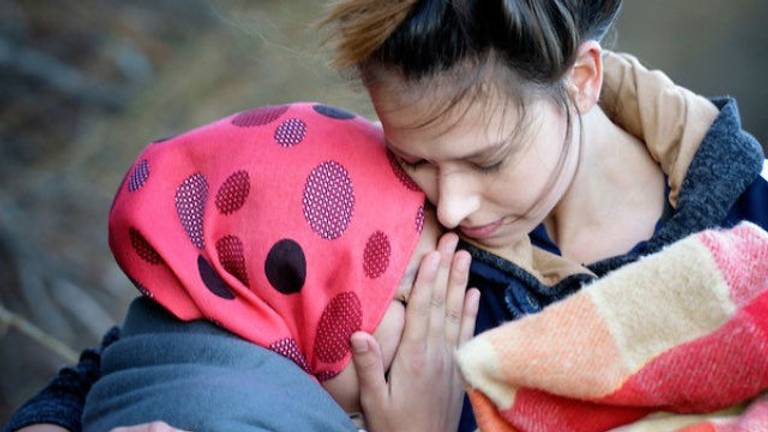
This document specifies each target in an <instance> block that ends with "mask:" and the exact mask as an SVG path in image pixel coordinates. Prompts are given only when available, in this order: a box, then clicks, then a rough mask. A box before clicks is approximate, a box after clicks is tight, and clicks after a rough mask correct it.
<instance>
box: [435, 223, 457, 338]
mask: <svg viewBox="0 0 768 432" xmlns="http://www.w3.org/2000/svg"><path fill="white" fill-rule="evenodd" d="M458 242H459V237H458V236H457V235H456V234H454V233H446V234H445V235H443V237H442V238H441V239H440V242H439V243H438V246H437V250H438V252H440V267H438V270H437V276H436V277H435V281H434V283H433V284H432V296H431V301H430V312H429V313H430V318H429V334H430V340H432V341H444V340H445V301H446V296H447V292H448V278H449V277H450V274H451V264H452V262H453V256H454V252H455V251H456V245H457V244H458Z"/></svg>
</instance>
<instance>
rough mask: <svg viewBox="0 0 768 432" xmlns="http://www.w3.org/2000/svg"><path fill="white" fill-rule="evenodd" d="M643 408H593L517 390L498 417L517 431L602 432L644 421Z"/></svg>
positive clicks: (524, 390) (576, 402)
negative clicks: (507, 408)
mask: <svg viewBox="0 0 768 432" xmlns="http://www.w3.org/2000/svg"><path fill="white" fill-rule="evenodd" d="M650 412H651V410H649V409H647V408H639V407H622V406H607V405H596V404H594V403H590V402H585V401H579V400H574V399H566V398H563V397H560V396H555V395H552V394H549V393H544V392H541V391H538V390H531V389H521V390H518V392H517V394H516V396H515V404H514V405H513V406H512V408H511V409H509V410H506V411H502V413H501V415H502V416H503V417H504V418H505V419H506V420H507V421H508V422H509V423H510V424H512V425H513V426H515V427H516V428H518V429H520V430H521V431H552V432H560V431H569V432H594V431H604V430H607V429H610V428H614V427H617V426H621V425H625V424H627V423H631V422H633V421H635V420H638V419H640V418H642V417H645V416H646V415H648V414H649V413H650Z"/></svg>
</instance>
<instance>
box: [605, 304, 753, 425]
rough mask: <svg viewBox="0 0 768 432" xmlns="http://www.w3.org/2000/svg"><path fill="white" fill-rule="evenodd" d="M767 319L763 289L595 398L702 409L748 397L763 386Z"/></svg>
mask: <svg viewBox="0 0 768 432" xmlns="http://www.w3.org/2000/svg"><path fill="white" fill-rule="evenodd" d="M767 319H768V293H764V294H762V295H761V296H759V297H758V298H756V299H754V301H753V302H752V304H751V305H749V306H748V307H747V308H746V309H745V310H741V311H739V312H738V313H737V314H736V315H735V316H734V317H733V318H732V319H731V320H730V321H728V322H727V323H726V324H724V325H723V326H722V327H720V328H719V329H718V330H717V331H715V332H713V333H711V334H710V335H708V336H705V337H702V338H699V339H696V340H694V341H692V342H689V343H686V344H683V345H680V346H678V347H675V348H673V349H671V350H668V351H666V352H665V353H664V354H662V355H660V356H658V357H656V358H655V359H653V360H652V361H650V362H649V363H648V364H646V365H645V367H643V368H642V369H641V370H640V371H638V372H637V373H636V374H634V375H632V377H631V378H630V379H629V380H628V381H627V382H626V383H625V384H624V386H622V388H621V389H620V390H618V391H617V392H616V393H614V394H612V395H610V396H608V397H605V398H602V399H600V400H599V402H601V403H608V404H622V405H627V404H628V405H635V406H654V407H659V408H662V409H665V410H673V411H677V412H708V411H715V410H718V409H722V408H725V407H728V406H731V405H734V404H736V403H739V402H742V401H744V400H747V399H750V398H752V397H754V396H755V395H757V394H758V393H759V392H760V391H762V390H764V389H765V388H766V387H768V343H767V342H768V324H767V323H766V320H767ZM726 347H727V348H728V349H724V348H726Z"/></svg>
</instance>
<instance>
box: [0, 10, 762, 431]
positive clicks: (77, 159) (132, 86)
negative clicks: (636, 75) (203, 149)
mask: <svg viewBox="0 0 768 432" xmlns="http://www.w3.org/2000/svg"><path fill="white" fill-rule="evenodd" d="M323 3H324V2H321V1H318V0H300V1H297V0H291V1H279V0H131V1H126V0H57V1H50V0H49V1H45V0H0V375H1V376H2V377H3V378H2V380H0V424H2V423H4V422H5V421H6V420H7V419H8V417H9V416H10V413H11V412H12V410H13V409H15V407H17V406H18V405H19V404H20V403H21V402H23V401H24V400H25V399H27V398H29V397H30V396H32V395H33V394H34V393H35V392H36V390H38V389H39V388H40V387H41V386H43V385H44V384H45V383H46V382H47V381H48V379H49V378H50V377H51V376H52V375H53V374H54V373H55V371H56V370H57V369H58V368H59V367H61V366H62V365H64V364H67V363H72V362H74V361H76V355H77V353H79V352H80V351H81V350H82V349H83V348H86V347H89V346H95V345H97V344H98V341H99V339H100V336H101V335H102V334H103V333H104V332H105V331H106V330H107V329H108V328H109V327H111V326H112V325H114V324H115V323H118V322H119V321H120V319H121V316H122V314H123V313H124V311H125V308H126V305H127V304H128V302H129V301H130V300H131V299H132V298H133V297H134V296H135V295H136V291H135V289H134V288H133V287H132V286H131V285H130V283H129V282H128V280H127V279H126V278H125V277H124V276H123V275H122V273H121V272H120V271H119V270H118V268H117V267H116V265H115V264H114V263H113V262H112V259H111V254H110V252H109V249H108V247H107V240H106V220H107V212H108V209H109V205H110V202H111V199H112V194H113V193H114V191H115V190H116V189H117V186H118V184H119V183H120V181H121V180H122V177H123V175H124V173H125V171H126V170H127V168H128V167H129V165H130V163H131V161H132V160H133V158H134V157H135V156H136V154H137V153H138V152H139V150H140V149H141V148H143V146H144V145H146V143H148V142H150V141H152V140H153V139H156V138H161V137H165V136H168V135H172V134H174V133H176V132H180V131H183V130H186V129H189V128H191V127H194V126H197V125H199V124H202V123H207V122H209V121H212V120H214V119H217V118H219V117H222V116H224V115H227V114H230V113H234V112H237V111H241V110H243V109H245V108H248V107H251V106H255V105H262V104H269V103H279V102H286V101H293V100H320V101H324V102H326V103H330V104H334V105H339V106H342V107H345V108H348V109H351V110H353V111H357V112H359V113H361V114H363V115H367V116H369V117H371V116H372V115H373V110H372V108H371V107H370V104H369V102H368V101H367V98H366V95H365V93H363V92H362V91H361V89H360V88H359V86H358V85H356V84H355V83H352V82H349V81H347V80H345V79H344V78H343V77H340V76H339V75H338V74H336V73H335V72H333V71H332V70H330V69H329V68H328V67H327V66H326V62H327V52H325V51H324V50H323V49H321V48H320V46H319V40H320V37H319V35H318V32H317V31H316V29H314V28H313V27H312V23H313V22H315V21H316V20H317V19H318V18H319V17H320V16H321V15H322V11H323ZM766 22H768V2H766V1H765V0H644V1H639V0H626V1H625V7H624V12H623V15H622V17H621V19H620V21H619V24H618V27H617V30H616V32H615V34H614V35H613V37H612V38H611V40H612V46H613V48H614V49H618V50H622V51H627V52H630V53H633V54H635V55H637V56H638V57H639V58H640V59H641V60H642V61H644V63H645V64H646V65H647V66H650V67H653V68H658V69H661V70H664V71H665V72H666V73H667V74H668V75H669V76H670V77H671V78H672V79H673V80H675V81H676V82H678V83H681V84H683V85H685V86H687V87H688V88H690V89H692V90H694V91H696V92H698V93H701V94H704V95H708V96H712V95H725V94H730V95H733V96H735V97H736V98H737V99H738V101H739V104H740V107H741V112H742V114H743V120H744V125H745V128H746V129H747V130H749V131H751V132H752V133H753V134H754V135H755V136H756V137H757V138H758V139H759V140H760V141H761V142H762V143H768V110H767V109H766V108H768V103H767V102H766V99H768V90H767V87H766V85H765V84H766V83H765V76H766V72H767V71H768V32H766V31H765V30H764V28H765V23H766Z"/></svg>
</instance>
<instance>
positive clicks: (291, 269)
mask: <svg viewBox="0 0 768 432" xmlns="http://www.w3.org/2000/svg"><path fill="white" fill-rule="evenodd" d="M439 231H440V230H439V225H438V224H437V222H436V219H435V217H434V213H433V210H431V209H429V208H428V207H427V208H425V201H424V194H423V193H422V192H421V191H420V190H419V188H418V187H416V186H415V185H414V184H413V183H412V182H411V180H410V179H409V178H408V176H407V175H406V174H405V173H404V172H403V171H402V170H401V168H400V166H399V165H398V163H397V162H396V160H395V159H394V158H393V157H392V155H390V154H388V152H387V151H386V150H385V146H384V142H383V138H382V133H381V130H380V128H378V127H376V126H375V125H373V124H372V123H370V122H368V121H366V120H364V119H362V118H361V117H359V116H355V115H353V114H351V113H348V112H346V111H343V110H340V109H338V108H334V107H330V106H327V105H322V104H311V103H297V104H291V105H280V106H268V107H262V108H257V109H253V110H250V111H246V112H242V113H239V114H236V115H233V116H230V117H227V118H224V119H222V120H219V121H217V122H214V123H211V124H209V125H206V126H203V127H200V128H197V129H194V130H192V131H189V132H187V133H184V134H181V135H178V136H175V137H172V138H168V139H164V140H159V141H156V142H153V143H152V144H150V145H149V146H148V147H147V148H146V149H145V150H144V151H143V152H142V153H141V155H140V156H139V157H138V158H137V160H136V162H135V163H134V165H133V167H132V168H131V169H130V171H129V172H128V174H127V175H126V179H125V180H124V181H123V184H122V185H121V187H120V189H119V190H118V192H117V195H116V197H115V201H114V203H113V205H112V210H111V213H110V218H109V244H110V247H111V249H112V251H113V253H114V255H115V258H116V260H117V262H118V264H119V265H120V267H121V268H122V269H123V271H124V272H125V273H126V275H128V277H129V278H130V279H131V281H132V282H133V283H134V284H135V285H136V287H137V288H138V289H139V290H140V291H141V292H142V294H143V295H144V296H145V297H147V298H149V299H151V300H153V301H154V302H155V303H157V304H159V305H160V306H161V307H162V308H163V309H165V310H167V311H168V312H170V313H171V314H172V315H173V316H175V317H176V318H178V319H179V320H181V321H192V320H207V321H209V322H212V323H214V324H215V325H217V326H218V327H221V328H223V329H225V330H227V331H228V332H231V333H234V334H235V335H237V336H238V337H240V338H242V339H244V340H247V341H249V342H252V343H254V344H256V345H259V346H261V347H264V348H267V349H269V350H271V351H273V352H275V353H278V354H280V355H282V356H284V357H286V358H288V359H290V360H291V361H293V363H295V365H296V366H297V367H298V368H300V369H301V370H303V371H304V372H306V373H307V374H309V375H311V376H312V377H314V379H316V380H317V381H319V382H320V383H321V384H323V386H324V387H325V388H326V389H327V390H328V391H329V392H330V393H331V396H333V397H334V399H335V400H336V401H337V403H338V404H339V405H340V406H341V407H342V408H344V409H345V410H347V411H348V412H352V411H358V410H359V405H358V403H359V401H358V399H359V392H358V389H357V378H356V375H355V373H354V370H352V368H350V367H348V366H350V365H351V362H350V358H351V353H350V344H349V340H350V336H351V335H352V333H354V332H356V331H365V332H368V333H372V334H373V335H374V337H376V338H377V339H378V341H379V343H380V345H381V349H382V357H383V360H384V367H385V368H388V366H389V364H390V363H391V361H392V359H393V357H394V354H395V350H396V348H397V346H398V344H399V341H400V335H401V333H402V330H403V326H404V308H403V304H404V302H406V301H407V297H408V295H409V292H410V289H411V287H412V285H413V283H414V280H415V277H416V273H417V270H418V266H419V262H420V261H421V259H422V258H423V257H424V256H425V255H426V254H427V253H429V252H430V251H432V250H434V249H435V248H436V243H437V238H438V236H439V234H440V232H439ZM134 321H135V320H134ZM139 325H140V324H139ZM157 325H158V326H160V325H161V324H157ZM131 326H133V327H136V326H137V325H136V324H135V323H134V324H133V325H131V323H130V313H129V320H128V321H127V322H126V325H125V326H124V327H125V329H124V332H125V331H126V330H127V331H130V328H131ZM138 333H140V334H141V333H143V330H142V331H140V332H138ZM121 339H122V340H121V343H122V342H125V341H126V339H127V340H128V341H129V342H130V338H125V335H123V337H122V338H121ZM150 345H151V344H150ZM145 346H146V344H144V345H142V347H141V348H139V350H144V349H145ZM169 349H170V347H169ZM109 354H110V351H109V350H108V351H107V352H106V353H105V356H104V363H103V365H102V369H103V374H104V376H103V377H102V379H101V380H100V381H99V382H97V384H96V385H95V387H94V389H93V390H92V391H91V392H90V393H89V398H88V403H87V404H86V409H85V415H84V427H85V430H89V428H91V429H93V430H96V429H101V428H103V427H104V425H105V423H104V422H103V421H101V420H100V419H103V418H104V417H105V416H106V414H107V413H108V412H109V411H110V408H105V407H106V406H107V405H108V404H106V403H105V399H110V398H113V397H114V396H115V395H114V394H110V392H113V393H114V392H115V391H119V392H121V393H124V394H131V392H134V394H136V390H137V388H141V387H145V386H146V384H147V382H148V381H150V382H153V381H152V380H153V379H154V378H151V377H150V378H148V379H147V377H146V376H145V377H142V376H141V375H139V376H134V377H128V378H127V379H126V373H127V372H130V368H129V367H127V366H125V364H132V363H131V362H133V363H138V364H139V365H140V366H141V367H144V368H145V369H144V370H149V369H146V367H147V366H155V365H153V364H152V362H154V361H155V359H156V358H157V357H151V356H150V357H148V358H149V360H147V359H146V358H142V359H138V360H136V359H130V360H127V359H125V358H124V357H132V356H134V355H138V356H141V355H143V353H141V354H136V350H133V351H131V352H130V353H125V352H124V353H122V354H119V355H118V354H117V353H116V352H115V351H114V350H113V352H112V354H113V355H112V358H111V359H110V356H109ZM121 356H122V357H123V358H120V357H121ZM121 362H122V363H125V364H122V365H119V364H120V363H121ZM126 362H127V363H126ZM147 362H149V364H148V363H147ZM164 362H165V360H161V361H159V362H158V363H161V364H162V363H164ZM205 362H208V359H206V360H205V361H202V360H201V363H205ZM224 363H226V362H224ZM115 364H118V365H117V366H115V367H112V366H110V365H115ZM105 366H106V367H105ZM104 369H106V370H104ZM110 370H112V376H111V377H110ZM134 372H135V371H134ZM121 373H122V375H121ZM110 381H111V382H110ZM116 382H117V383H118V384H117V385H116V384H115V383H116ZM250 385H253V386H256V387H255V388H258V385H259V383H250ZM116 389H119V390H116ZM138 393H139V394H140V393H141V392H140V391H139V392H138ZM178 396H179V397H183V396H184V395H178ZM145 399H146V398H145ZM133 400H138V399H137V398H135V397H134V398H133ZM116 403H117V402H116ZM118 404H119V405H122V406H125V405H126V404H127V405H130V402H129V401H128V400H122V401H121V402H119V403H118ZM219 414H221V413H219ZM285 414H287V415H290V413H285ZM113 417H114V416H113ZM130 418H131V417H130V416H129V417H122V421H130V420H129V419H130ZM149 420H152V419H149ZM119 421H120V420H118V422H119ZM89 425H91V426H89ZM117 425H120V423H118V424H111V425H110V427H114V426H117Z"/></svg>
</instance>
